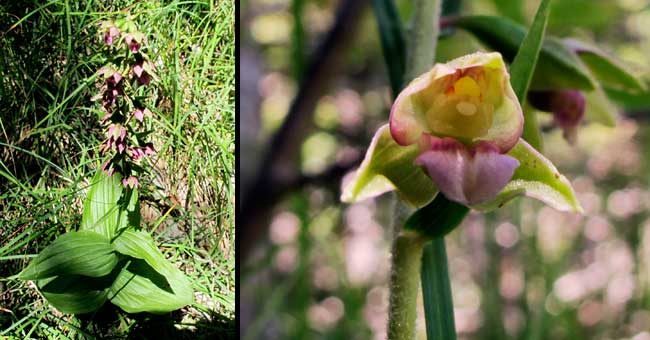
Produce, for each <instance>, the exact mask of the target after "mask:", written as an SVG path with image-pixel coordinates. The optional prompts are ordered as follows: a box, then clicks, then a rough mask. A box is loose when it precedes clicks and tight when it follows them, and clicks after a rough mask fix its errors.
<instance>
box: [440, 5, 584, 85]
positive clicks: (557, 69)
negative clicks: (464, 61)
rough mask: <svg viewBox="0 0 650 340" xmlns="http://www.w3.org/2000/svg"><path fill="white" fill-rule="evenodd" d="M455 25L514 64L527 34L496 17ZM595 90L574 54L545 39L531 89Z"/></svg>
mask: <svg viewBox="0 0 650 340" xmlns="http://www.w3.org/2000/svg"><path fill="white" fill-rule="evenodd" d="M452 24H454V25H455V26H457V27H459V28H462V29H464V30H466V31H468V32H469V33H471V34H472V35H474V36H475V37H476V38H478V39H479V40H480V41H481V42H482V43H483V44H485V45H486V46H487V47H489V48H491V49H493V50H495V51H498V52H500V53H501V54H502V55H503V57H504V58H505V59H506V60H508V61H511V62H512V61H513V59H514V58H515V56H516V54H517V53H518V50H519V47H520V46H521V44H522V42H523V41H524V38H525V37H526V32H527V31H526V28H525V27H524V26H522V25H520V24H518V23H516V22H514V21H512V20H510V19H507V18H503V17H495V16H463V17H459V18H457V19H455V20H453V21H452ZM594 86H595V83H594V80H593V77H592V76H591V73H590V71H589V70H588V69H587V68H586V67H585V66H584V64H583V63H582V62H581V61H580V59H579V58H578V57H577V56H576V55H575V54H574V53H573V52H571V51H570V50H569V49H568V48H567V47H566V46H565V45H564V44H563V43H562V42H561V41H559V39H557V38H554V37H551V36H548V37H546V38H545V39H544V42H543V43H542V46H541V50H540V52H539V59H538V60H537V67H536V68H535V72H534V74H533V78H532V82H531V85H530V87H531V88H533V89H538V90H543V89H549V88H570V89H581V90H591V89H593V88H594Z"/></svg>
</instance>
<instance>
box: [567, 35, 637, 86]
mask: <svg viewBox="0 0 650 340" xmlns="http://www.w3.org/2000/svg"><path fill="white" fill-rule="evenodd" d="M564 44H565V45H566V46H567V47H569V48H570V49H571V50H573V51H575V53H576V54H577V55H578V57H580V59H581V60H582V61H583V62H584V63H585V64H586V65H587V66H588V67H589V69H590V70H591V72H592V73H593V75H594V76H595V77H596V78H597V79H598V80H599V81H600V82H601V83H602V84H606V85H608V86H610V87H616V88H620V89H623V90H627V91H631V92H640V91H644V90H645V89H646V88H645V86H644V84H643V83H642V82H641V80H640V79H639V78H638V77H637V76H636V75H635V74H634V73H632V72H631V71H630V70H628V69H627V68H626V67H625V66H624V65H623V64H622V63H621V62H619V61H617V60H616V59H614V58H613V57H611V56H609V55H607V53H605V52H604V51H602V50H601V49H599V48H598V47H596V46H593V45H590V44H588V43H586V42H583V41H579V40H576V39H564Z"/></svg>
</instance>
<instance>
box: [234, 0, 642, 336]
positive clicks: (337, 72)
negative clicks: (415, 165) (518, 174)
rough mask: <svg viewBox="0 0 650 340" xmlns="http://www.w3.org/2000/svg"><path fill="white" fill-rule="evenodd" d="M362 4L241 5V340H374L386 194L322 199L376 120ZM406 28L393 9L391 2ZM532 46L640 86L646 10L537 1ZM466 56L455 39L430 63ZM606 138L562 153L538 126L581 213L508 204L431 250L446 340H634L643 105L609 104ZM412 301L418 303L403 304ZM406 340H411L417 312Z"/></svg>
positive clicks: (404, 7) (524, 14) (552, 132)
mask: <svg viewBox="0 0 650 340" xmlns="http://www.w3.org/2000/svg"><path fill="white" fill-rule="evenodd" d="M369 3H370V1H345V0H339V1H331V0H248V1H241V2H240V6H241V7H240V20H241V21H240V39H241V42H240V46H241V50H240V51H241V61H240V76H241V81H240V85H239V86H240V96H241V97H240V98H241V118H240V122H241V126H240V128H241V130H240V131H241V135H240V141H241V152H240V155H241V159H240V161H241V174H240V176H241V177H240V178H241V181H242V182H241V184H242V185H241V187H240V188H241V190H240V194H241V195H240V196H238V197H240V198H241V199H240V200H239V203H238V204H239V205H240V206H239V208H241V209H242V215H241V218H240V221H239V222H238V228H239V230H240V235H241V237H240V239H241V241H242V243H241V246H242V247H241V253H240V255H241V256H242V267H241V270H240V272H239V274H238V275H239V279H240V281H239V282H240V289H241V291H240V297H241V309H240V311H241V314H240V316H241V317H240V329H241V331H242V335H243V336H244V338H246V339H255V338H264V339H280V338H282V339H303V338H324V339H383V338H385V324H386V318H387V308H388V290H387V280H388V274H389V259H390V240H391V239H392V235H391V228H390V223H389V220H390V218H389V212H390V211H391V208H390V207H391V202H392V200H393V197H392V196H391V194H387V195H384V196H381V197H379V198H377V199H374V200H368V201H365V202H361V203H358V204H353V205H347V204H342V203H340V201H339V195H340V183H341V178H342V176H343V175H345V174H346V173H347V172H349V171H350V170H352V169H354V168H355V167H356V166H358V164H359V163H360V160H361V157H363V154H364V152H365V149H366V148H367V146H368V143H369V141H370V138H371V137H372V134H373V133H374V131H375V130H376V128H377V127H379V126H380V125H382V124H384V123H385V122H386V121H387V120H388V110H389V108H390V104H391V93H390V86H389V78H388V74H387V70H386V67H385V64H384V58H383V56H382V49H381V45H380V40H379V34H378V31H377V23H376V20H375V18H374V16H373V12H372V10H371V6H370V5H369ZM396 3H397V6H398V9H399V12H400V16H401V17H402V18H403V22H405V23H406V22H408V18H410V14H411V12H412V8H411V7H410V1H401V0H400V1H396ZM538 4H539V1H523V0H476V1H462V2H460V1H445V8H444V10H445V11H446V13H451V12H459V13H460V14H485V15H500V16H505V17H509V18H511V19H513V20H515V21H517V22H520V23H522V24H525V25H529V23H530V22H531V20H532V16H533V14H534V11H535V10H536V8H537V5H538ZM548 30H549V31H548V32H549V33H550V34H553V35H556V36H559V37H573V38H578V39H582V40H585V41H588V42H592V43H595V44H596V45H597V46H599V47H600V48H602V49H604V50H605V51H607V52H609V53H610V54H611V55H614V56H616V57H617V58H618V59H619V60H620V61H621V62H622V63H623V64H624V65H625V66H626V67H628V68H629V69H631V70H634V72H635V73H637V74H638V75H639V76H640V77H642V78H646V80H647V79H648V78H647V75H648V70H650V59H649V58H648V57H647V56H648V55H650V1H644V0H563V1H554V2H553V7H552V10H551V17H550V21H549V27H548ZM477 49H483V47H482V46H481V44H480V43H479V42H478V41H477V40H476V39H474V38H473V36H471V35H469V34H467V33H464V32H462V31H457V32H455V33H454V35H453V36H452V37H446V38H443V39H441V40H440V43H439V47H438V51H437V59H438V60H439V61H447V60H449V59H452V58H454V57H457V56H460V55H463V54H465V53H467V52H473V51H476V50H477ZM609 94H610V95H611V97H610V98H611V99H612V100H613V101H614V102H615V103H616V105H617V106H618V108H619V110H618V112H617V113H616V114H617V116H618V123H617V126H616V127H614V128H611V127H605V126H603V125H600V124H596V123H588V124H584V125H583V126H581V127H580V129H579V132H578V142H577V143H576V144H575V145H569V144H568V143H567V142H566V141H565V140H564V139H563V138H562V136H561V131H558V130H557V129H552V128H550V125H549V124H550V122H551V118H550V115H547V114H541V115H538V117H539V118H540V120H541V121H542V126H545V127H549V128H546V129H544V130H545V133H544V142H545V154H546V156H547V157H549V158H550V159H551V160H552V161H553V162H554V164H556V165H557V167H558V169H559V170H560V171H561V172H562V173H564V174H565V175H566V176H567V178H569V179H570V180H571V182H572V184H573V186H574V188H575V190H576V192H577V194H578V197H579V199H580V202H581V204H582V205H583V207H584V209H585V214H584V215H583V216H581V215H576V214H569V213H560V212H557V211H555V210H553V209H552V208H549V207H546V206H544V205H543V204H541V203H539V202H537V201H534V200H532V199H516V200H515V201H513V202H511V203H510V204H508V205H506V206H505V207H504V208H502V209H499V210H498V211H496V212H494V213H489V214H478V213H470V215H469V216H468V217H467V218H466V219H465V221H464V223H463V224H462V225H460V226H459V227H458V228H457V229H456V230H454V231H453V232H452V233H451V234H449V235H448V236H447V238H446V242H447V249H448V255H449V262H450V263H449V265H450V273H451V279H452V291H453V300H454V310H455V318H456V327H457V331H458V335H459V338H461V339H506V338H509V339H547V338H552V339H592V338H593V339H634V340H642V339H650V332H649V330H650V262H649V261H648V260H646V259H647V258H649V257H650V218H649V217H650V214H649V213H648V212H649V211H650V210H649V209H650V191H649V186H648V184H649V182H648V180H649V177H648V174H649V173H650V172H649V170H650V152H648V151H647V149H645V148H647V146H648V145H650V126H649V125H648V122H649V120H648V117H650V94H647V93H642V94H638V95H622V94H621V93H613V92H610V93H609ZM420 299H421V297H420ZM418 308H419V320H418V338H419V339H424V338H425V326H424V319H423V311H422V306H421V303H420V306H419V307H418Z"/></svg>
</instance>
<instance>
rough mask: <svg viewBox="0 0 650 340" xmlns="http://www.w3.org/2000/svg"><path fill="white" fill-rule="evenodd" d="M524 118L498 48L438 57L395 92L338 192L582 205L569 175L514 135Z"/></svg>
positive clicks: (346, 196)
mask: <svg viewBox="0 0 650 340" xmlns="http://www.w3.org/2000/svg"><path fill="white" fill-rule="evenodd" d="M523 121H524V118H523V114H522V109H521V106H520V104H519V101H518V99H517V97H516V95H515V94H514V91H513V89H512V87H511V85H510V76H509V74H508V71H507V69H506V65H505V63H504V62H503V59H502V57H501V55H500V54H499V53H481V52H477V53H474V54H470V55H467V56H464V57H461V58H458V59H454V60H452V61H450V62H448V63H446V64H436V65H435V66H434V67H433V68H432V69H431V70H430V71H429V72H427V73H425V74H423V75H421V76H420V77H418V78H416V79H415V80H413V81H412V82H411V83H410V84H409V85H408V86H407V87H406V88H405V89H404V90H403V91H402V92H401V93H400V94H399V96H398V97H397V99H396V100H395V103H394V104H393V107H392V109H391V114H390V122H389V126H383V127H381V128H380V129H379V130H378V131H377V133H376V135H375V137H374V138H373V142H372V144H371V147H370V148H369V149H368V152H367V153H366V157H365V159H364V161H363V162H362V164H361V166H360V168H359V169H358V170H357V171H356V172H354V173H353V174H351V175H349V176H347V177H348V178H347V180H344V185H343V194H342V197H341V198H342V200H343V201H344V202H355V201H357V200H361V199H364V198H368V197H372V196H376V195H379V194H381V193H383V192H386V191H389V190H393V189H395V190H397V191H398V192H399V194H400V195H401V197H402V198H404V199H405V200H406V201H407V202H409V203H411V204H412V205H414V206H415V207H422V206H423V205H425V204H427V203H428V202H430V201H431V200H432V199H433V198H434V197H435V195H436V194H437V192H438V190H440V191H441V192H442V193H444V195H445V196H446V197H447V198H449V199H450V200H453V201H456V202H459V203H461V204H464V205H467V206H470V207H473V208H476V209H479V210H491V209H494V208H497V207H500V206H502V205H503V204H504V203H505V202H507V201H509V200H510V199H512V198H513V197H515V196H518V195H522V194H523V195H527V196H530V197H534V198H537V199H540V200H542V201H544V202H546V203H547V204H549V205H551V206H553V207H555V208H557V209H559V210H570V211H580V210H581V208H580V206H579V204H578V202H577V200H576V199H575V195H574V193H573V189H572V188H571V185H570V183H569V182H568V180H566V178H564V176H562V175H560V174H559V173H558V172H557V170H556V169H555V167H554V166H553V165H552V164H551V162H550V161H548V160H547V159H546V158H544V156H543V155H541V154H540V153H538V152H536V151H535V150H534V149H533V148H532V147H531V146H530V145H528V144H527V143H526V142H525V141H523V140H522V139H521V138H520V136H521V133H522V129H523ZM389 137H392V138H389ZM521 150H530V151H527V152H522V151H521ZM540 167H541V169H542V170H544V171H540V169H538V168H540ZM549 174H550V175H549ZM513 182H516V183H517V186H516V189H515V188H514V187H513V186H512V185H510V184H512V183H513ZM425 183H428V184H425Z"/></svg>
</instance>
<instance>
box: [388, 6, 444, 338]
mask: <svg viewBox="0 0 650 340" xmlns="http://www.w3.org/2000/svg"><path fill="white" fill-rule="evenodd" d="M440 4H441V1H440V0H416V1H415V12H414V13H415V14H414V15H413V26H412V27H411V31H410V39H409V40H408V45H407V46H408V51H407V57H406V58H407V62H406V70H405V76H404V83H407V82H409V81H411V80H412V79H414V78H415V77H417V76H419V75H420V74H422V73H424V72H426V71H428V70H429V68H431V65H432V64H433V61H434V56H435V44H436V41H437V40H438V30H439V28H438V20H439V17H440ZM397 204H398V206H397V207H396V210H395V214H396V215H399V213H400V210H399V209H400V206H399V205H400V204H402V203H401V202H398V203H397ZM402 208H403V207H402ZM400 220H401V219H399V220H398V223H397V224H396V226H395V240H394V242H393V256H392V263H391V266H392V271H391V277H390V307H389V310H388V339H389V340H396V339H400V340H401V339H404V340H412V339H414V338H415V320H416V316H417V309H416V304H417V297H418V289H419V282H418V281H419V278H420V268H421V260H422V247H423V246H424V239H423V238H422V237H421V236H418V235H417V234H415V233H413V232H409V231H403V230H401V224H402V223H403V222H404V220H401V221H400Z"/></svg>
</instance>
